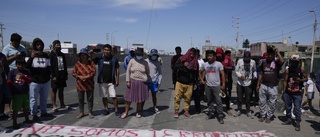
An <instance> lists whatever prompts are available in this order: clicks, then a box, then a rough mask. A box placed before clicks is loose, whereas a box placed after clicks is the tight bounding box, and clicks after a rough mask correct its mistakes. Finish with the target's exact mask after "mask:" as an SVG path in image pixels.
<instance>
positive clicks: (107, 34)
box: [106, 33, 109, 44]
mask: <svg viewBox="0 0 320 137" xmlns="http://www.w3.org/2000/svg"><path fill="white" fill-rule="evenodd" d="M106 38H107V44H109V43H108V42H109V33H106Z"/></svg>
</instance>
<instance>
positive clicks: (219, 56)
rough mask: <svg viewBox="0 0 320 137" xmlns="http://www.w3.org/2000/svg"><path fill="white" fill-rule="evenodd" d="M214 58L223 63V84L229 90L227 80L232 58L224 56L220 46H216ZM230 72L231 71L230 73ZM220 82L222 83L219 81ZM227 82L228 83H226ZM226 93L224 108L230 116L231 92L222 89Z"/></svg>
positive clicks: (231, 67) (231, 66)
mask: <svg viewBox="0 0 320 137" xmlns="http://www.w3.org/2000/svg"><path fill="white" fill-rule="evenodd" d="M216 54H217V55H216V58H217V59H216V60H217V61H219V62H221V64H222V65H223V67H224V69H223V70H224V74H225V78H226V80H225V83H224V84H225V85H227V86H228V90H229V86H230V83H228V82H229V81H228V80H229V79H228V78H229V77H230V76H229V75H231V77H232V69H233V68H234V66H233V64H232V60H231V58H230V57H229V56H226V55H225V54H224V52H223V49H222V48H217V49H216ZM230 72H231V73H230ZM221 84H222V83H221ZM228 84H229V85H228ZM223 92H225V93H226V98H225V103H226V108H227V114H228V115H229V116H232V112H231V107H230V99H231V94H229V92H228V91H226V89H224V91H223ZM230 93H231V91H230Z"/></svg>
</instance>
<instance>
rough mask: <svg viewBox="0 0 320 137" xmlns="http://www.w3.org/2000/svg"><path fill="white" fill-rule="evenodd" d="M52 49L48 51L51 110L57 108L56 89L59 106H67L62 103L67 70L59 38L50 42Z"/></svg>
mask: <svg viewBox="0 0 320 137" xmlns="http://www.w3.org/2000/svg"><path fill="white" fill-rule="evenodd" d="M52 48H53V50H52V51H51V52H50V54H49V57H50V63H51V68H52V69H51V77H52V79H51V88H52V91H51V101H52V110H53V111H56V110H57V103H56V95H57V91H58V94H59V95H58V96H59V100H60V108H68V106H66V105H65V104H64V95H63V90H64V87H67V82H66V80H68V70H67V61H66V57H65V55H64V53H62V52H61V43H60V41H59V40H55V41H53V43H52Z"/></svg>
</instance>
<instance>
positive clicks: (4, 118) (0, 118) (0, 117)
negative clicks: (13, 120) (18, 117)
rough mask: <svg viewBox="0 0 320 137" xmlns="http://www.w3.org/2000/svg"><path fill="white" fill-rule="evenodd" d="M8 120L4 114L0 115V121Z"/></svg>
mask: <svg viewBox="0 0 320 137" xmlns="http://www.w3.org/2000/svg"><path fill="white" fill-rule="evenodd" d="M9 119H10V116H8V115H6V114H2V115H1V116H0V120H9Z"/></svg>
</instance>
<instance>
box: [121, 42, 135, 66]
mask: <svg viewBox="0 0 320 137" xmlns="http://www.w3.org/2000/svg"><path fill="white" fill-rule="evenodd" d="M135 51H136V48H135V47H131V48H130V49H129V53H128V55H127V56H126V57H125V58H124V61H123V67H124V69H125V70H127V68H128V64H129V61H130V60H131V59H132V58H134V57H135V56H136V54H135Z"/></svg>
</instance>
